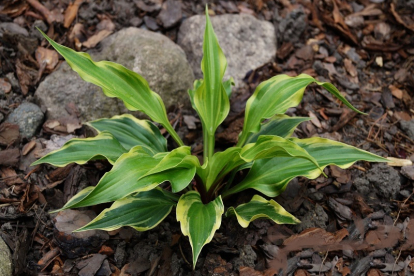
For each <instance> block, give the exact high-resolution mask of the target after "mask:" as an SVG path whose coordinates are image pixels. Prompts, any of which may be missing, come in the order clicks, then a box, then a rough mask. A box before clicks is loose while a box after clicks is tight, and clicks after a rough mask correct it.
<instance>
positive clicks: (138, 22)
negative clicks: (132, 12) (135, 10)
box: [129, 16, 143, 27]
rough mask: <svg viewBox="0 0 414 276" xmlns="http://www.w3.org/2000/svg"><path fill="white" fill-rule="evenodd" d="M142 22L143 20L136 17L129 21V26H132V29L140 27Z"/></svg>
mask: <svg viewBox="0 0 414 276" xmlns="http://www.w3.org/2000/svg"><path fill="white" fill-rule="evenodd" d="M142 22H143V20H142V19H141V18H140V17H138V16H136V17H133V18H131V20H129V24H131V26H134V27H139V26H141V24H142Z"/></svg>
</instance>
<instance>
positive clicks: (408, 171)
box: [401, 166, 414, 180]
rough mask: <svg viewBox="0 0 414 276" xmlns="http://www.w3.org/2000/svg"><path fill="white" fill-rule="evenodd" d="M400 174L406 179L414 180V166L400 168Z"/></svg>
mask: <svg viewBox="0 0 414 276" xmlns="http://www.w3.org/2000/svg"><path fill="white" fill-rule="evenodd" d="M401 174H402V175H404V176H405V177H407V178H408V179H411V180H414V166H404V167H402V168H401Z"/></svg>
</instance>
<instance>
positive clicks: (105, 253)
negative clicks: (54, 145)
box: [0, 0, 414, 276]
mask: <svg viewBox="0 0 414 276" xmlns="http://www.w3.org/2000/svg"><path fill="white" fill-rule="evenodd" d="M81 2H82V1H76V3H78V4H79V3H81ZM150 2H151V3H153V4H152V5H149V4H148V3H150ZM161 2H162V1H156V0H152V1H145V2H144V1H135V2H129V1H126V0H125V1H96V2H95V1H90V2H89V3H83V4H81V5H80V7H79V11H72V12H73V14H74V20H75V21H74V22H72V23H69V25H67V27H64V23H63V22H64V20H65V17H64V16H63V15H62V11H65V10H67V7H68V4H69V1H52V0H50V1H42V3H43V5H44V6H39V2H37V1H33V0H30V1H29V0H28V1H10V3H7V5H6V6H3V7H2V8H0V9H2V10H3V12H2V14H1V15H0V18H1V21H2V22H15V23H16V24H18V25H21V26H23V28H24V29H26V31H27V32H28V33H29V34H30V36H29V37H28V38H25V39H23V38H22V37H21V36H19V35H18V32H19V31H21V30H20V29H19V30H16V29H12V30H9V31H7V32H6V31H2V37H1V38H0V43H1V44H0V54H1V56H0V60H1V68H0V96H1V101H0V116H2V117H3V119H2V120H4V118H7V116H8V115H9V114H10V113H11V111H12V110H14V109H16V108H17V107H18V106H19V105H20V103H21V102H23V101H24V100H27V101H32V100H33V93H34V91H35V89H36V87H37V86H38V83H39V82H41V81H42V79H43V78H44V76H45V75H46V74H48V73H50V72H51V71H53V70H54V68H55V66H56V63H57V62H58V59H57V57H56V56H54V55H53V54H52V53H50V52H47V51H46V50H40V52H39V50H38V51H37V54H35V51H36V50H37V49H38V46H40V45H43V46H46V44H40V45H39V40H38V38H37V37H38V34H37V33H36V32H35V31H34V30H33V27H32V26H34V25H37V26H38V27H39V28H41V29H42V27H43V26H48V27H49V31H48V32H49V33H48V34H49V35H51V36H54V37H55V38H56V40H57V41H58V42H60V43H63V44H65V45H67V46H70V47H73V48H79V46H80V45H81V44H80V43H82V45H83V47H87V48H92V47H94V46H95V44H98V43H99V41H100V39H102V37H103V36H105V35H106V34H107V33H108V32H112V31H114V30H119V29H121V28H124V27H126V26H131V25H133V26H141V27H145V28H148V29H150V30H154V31H160V32H162V33H164V34H166V35H167V36H168V37H170V38H171V39H172V40H173V41H175V40H176V36H177V32H178V28H179V25H180V20H181V19H184V18H186V17H189V16H191V15H194V14H201V13H203V11H204V4H205V3H200V2H198V1H197V2H192V1H183V2H180V3H181V11H180V12H181V16H177V13H178V11H177V10H174V12H173V9H168V12H164V13H163V14H162V12H160V7H161V6H159V5H158V4H159V3H161ZM146 3H147V4H146ZM5 4H6V3H5ZM5 4H3V3H2V4H0V5H5ZM157 5H158V6H157ZM75 6H76V4H75ZM210 8H211V13H215V14H223V13H250V14H253V15H254V16H256V17H257V18H259V19H262V20H268V21H270V22H272V23H273V24H274V25H275V27H276V30H277V38H278V51H277V58H276V59H275V60H274V62H271V63H269V64H265V65H263V66H262V67H260V68H257V69H256V70H254V71H252V72H249V73H248V74H247V75H246V78H245V81H246V83H247V88H246V89H245V90H241V91H237V93H234V96H233V97H232V112H231V114H230V116H229V118H228V119H227V120H226V121H225V123H224V124H223V127H222V128H221V132H220V133H218V134H217V142H218V146H219V147H223V148H224V147H225V146H229V145H232V144H234V142H235V141H236V139H237V134H238V133H239V131H240V129H241V126H242V120H243V119H242V118H243V109H244V105H245V101H246V100H247V98H248V97H249V96H250V95H251V93H252V92H253V91H254V88H255V87H256V86H257V84H258V83H259V82H261V81H263V80H266V79H268V78H269V77H271V76H273V75H275V74H279V73H286V74H289V75H297V74H300V73H307V74H310V75H312V76H314V77H318V79H319V80H321V81H322V80H326V81H329V82H332V83H334V84H335V85H336V86H337V87H338V88H339V89H340V91H341V92H343V93H344V95H345V96H346V97H347V99H349V100H350V101H351V102H352V103H353V104H354V105H355V106H356V107H358V108H359V109H360V110H363V111H364V112H366V113H367V114H368V115H367V116H361V115H357V114H355V113H353V112H351V111H349V110H348V109H346V108H343V107H342V106H340V105H339V104H338V102H337V101H336V100H335V99H333V98H332V97H331V96H330V95H329V94H328V93H327V92H326V91H324V90H323V89H321V88H318V87H311V88H310V89H308V91H307V93H306V94H305V97H304V101H303V103H302V104H301V105H299V106H298V108H295V109H291V110H289V113H290V114H291V115H297V116H310V117H312V118H313V120H312V121H311V122H306V123H303V124H302V125H301V126H300V127H299V129H298V130H297V131H296V132H295V135H296V136H298V137H301V138H302V137H310V136H313V135H319V136H323V137H327V138H330V139H334V140H338V141H341V142H345V143H348V144H351V145H354V146H357V147H359V148H363V149H365V150H369V151H371V152H374V153H377V154H380V155H383V156H391V157H396V158H400V159H413V158H414V156H413V153H414V142H413V139H414V121H412V115H413V114H412V113H413V112H414V111H413V110H414V107H413V101H412V96H413V88H414V78H413V75H414V74H413V62H414V36H413V31H414V18H413V17H412V14H414V2H412V1H398V0H397V1H367V0H365V1H364V0H361V1H335V0H334V1H312V2H309V1H297V2H296V3H291V2H289V1H265V0H263V1H261V0H256V1H253V0H252V1H248V2H236V1H228V2H227V1H215V2H214V3H210ZM67 13H70V12H67ZM76 16H77V17H76ZM66 17H67V16H66ZM177 18H178V19H177ZM66 20H67V19H66ZM75 23H82V24H83V28H84V29H83V31H82V32H80V31H79V32H77V31H76V28H74V27H73V26H74V24H75ZM16 32H17V33H16ZM94 35H95V36H94ZM82 49H84V48H82ZM62 108H64V107H62ZM170 111H171V113H170V114H171V118H172V119H175V120H176V121H178V122H179V123H177V124H176V127H177V128H179V131H180V132H181V133H183V135H184V136H185V138H186V142H187V144H190V145H192V146H193V152H194V153H195V154H202V152H201V149H202V147H201V145H200V144H199V143H198V142H199V139H200V130H201V126H200V125H198V124H196V129H191V128H192V127H191V126H190V123H191V120H189V121H188V120H184V118H183V117H182V115H181V114H183V113H184V114H188V112H187V111H181V112H180V110H179V109H178V107H177V108H176V109H171V110H170ZM68 132H69V131H68V129H67V128H66V129H62V130H61V131H57V130H55V129H51V128H50V127H49V126H47V125H46V126H43V128H42V130H40V131H38V132H36V136H37V137H38V138H46V139H49V138H50V136H51V135H52V134H56V133H57V134H59V135H61V136H62V137H63V136H64V135H67V134H68ZM84 132H85V130H84V129H83V128H80V129H76V128H75V134H83V133H84ZM0 134H1V136H0V144H1V146H2V151H0V156H1V158H0V165H1V167H0V170H1V181H0V225H1V230H0V235H1V237H2V238H3V239H4V241H5V242H6V244H7V245H8V246H9V247H10V248H11V251H12V254H13V263H14V271H15V274H16V275H42V274H43V275H50V274H52V275H78V274H79V275H213V274H214V275H238V274H240V275H275V274H277V273H278V272H279V269H281V268H282V269H283V270H284V272H285V273H287V274H289V275H364V274H366V275H370V276H372V275H397V274H398V275H413V274H414V261H412V260H411V256H412V255H413V253H414V252H413V249H414V248H413V245H414V223H413V221H414V220H412V219H413V218H414V215H413V208H414V201H413V197H412V196H413V192H414V191H413V180H414V169H413V167H412V166H405V167H403V168H400V167H391V166H388V165H383V164H374V165H373V164H368V163H365V162H360V163H357V164H355V165H354V166H353V167H352V168H351V169H350V170H348V171H343V170H341V169H338V168H330V169H327V170H326V173H327V175H328V176H329V177H328V178H323V177H321V178H318V179H316V180H306V179H302V178H299V179H296V180H294V181H292V183H290V184H289V186H288V189H287V190H286V192H285V193H284V194H283V195H281V196H279V197H278V198H277V199H276V200H277V201H278V202H279V203H280V204H282V205H283V206H284V207H285V208H286V209H287V210H288V211H289V212H291V213H293V214H294V215H295V216H297V217H298V218H300V219H301V220H302V224H300V225H297V226H279V225H273V223H270V222H269V221H266V220H257V221H255V222H253V223H252V224H251V225H250V226H249V227H248V228H247V229H243V228H241V227H239V226H238V224H237V221H236V220H234V219H225V220H224V221H223V224H222V227H221V228H220V229H219V231H218V232H217V234H216V235H215V237H214V239H213V241H212V242H211V244H209V245H207V246H206V247H205V249H204V250H203V251H202V254H201V257H200V259H199V261H198V264H197V268H196V271H195V272H192V271H191V265H190V263H189V261H190V260H191V249H190V245H189V243H188V240H187V238H185V237H182V236H181V234H180V230H179V225H178V223H177V222H176V221H175V217H174V214H172V215H170V216H169V217H168V218H167V219H166V221H165V222H163V223H162V224H161V225H159V226H158V227H156V228H155V229H153V230H151V231H148V232H144V233H138V232H135V231H132V230H131V229H121V230H119V231H114V232H111V233H106V232H102V231H101V232H100V231H96V232H95V233H92V234H88V235H85V236H77V237H75V238H74V237H73V236H71V234H69V233H70V232H71V230H73V229H75V228H77V227H76V225H75V224H76V223H77V222H78V221H79V220H82V219H87V217H88V216H93V214H92V213H91V212H95V213H97V212H99V211H100V210H102V209H103V208H105V207H106V206H97V207H94V208H91V209H88V210H86V209H85V210H81V211H80V212H69V213H66V214H65V215H64V216H63V217H61V218H60V221H58V223H56V221H53V218H54V217H55V215H51V214H49V213H48V211H50V210H53V209H56V208H58V207H60V206H62V205H63V204H64V202H66V201H67V200H68V199H69V198H70V197H71V196H73V195H74V194H75V193H76V192H77V191H78V190H79V189H81V188H83V187H85V186H87V185H92V184H96V183H97V181H98V179H99V177H100V176H102V175H103V173H104V172H105V171H107V170H109V169H110V166H109V164H107V163H105V162H91V163H88V164H87V165H86V166H83V167H80V166H77V165H73V166H68V167H66V168H63V169H55V168H52V167H48V166H42V167H38V168H35V169H34V170H33V171H30V172H29V173H28V171H27V169H28V164H30V162H31V161H30V158H29V156H30V155H31V154H34V153H33V148H35V146H36V142H34V140H32V141H28V139H25V138H21V137H22V133H20V138H19V131H18V128H17V130H16V127H15V126H13V125H10V124H6V123H3V124H2V125H1V126H0ZM59 137H60V136H57V138H56V137H55V138H54V139H55V140H59V139H61V138H59ZM57 142H58V141H57ZM37 146H40V148H42V146H41V145H37ZM36 153H38V152H36ZM33 157H34V156H32V157H31V158H33ZM250 197H251V196H250V195H249V194H246V195H240V196H239V197H238V198H233V199H231V200H232V201H233V202H237V203H242V202H245V201H246V200H249V199H250ZM230 203H232V202H230ZM410 219H411V220H410ZM279 275H282V273H279Z"/></svg>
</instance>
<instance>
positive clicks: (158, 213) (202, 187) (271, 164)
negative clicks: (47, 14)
mask: <svg viewBox="0 0 414 276" xmlns="http://www.w3.org/2000/svg"><path fill="white" fill-rule="evenodd" d="M42 34H43V33H42ZM43 35H44V36H45V38H46V39H47V40H48V41H49V42H50V44H51V45H52V46H53V47H54V48H55V49H56V50H57V51H58V52H59V53H60V54H61V55H62V56H63V57H64V58H65V59H66V61H67V62H68V64H69V65H70V66H71V67H72V69H73V70H75V71H76V72H78V73H79V75H80V76H81V77H82V78H83V79H84V80H85V81H88V82H91V83H94V84H96V85H98V86H100V87H102V89H103V91H104V93H105V94H106V95H107V96H108V97H117V98H119V99H121V100H122V101H123V102H124V103H125V106H126V107H127V108H128V109H130V110H140V111H142V112H144V113H146V114H147V115H148V116H149V117H150V118H151V119H152V120H153V121H155V122H157V123H160V124H161V125H162V126H163V127H164V128H165V129H166V130H167V131H168V132H169V134H170V135H171V137H172V138H173V139H174V140H175V142H176V143H177V144H178V147H177V148H175V149H173V150H172V151H171V152H168V151H167V140H166V139H165V138H164V137H163V136H162V135H161V132H160V131H159V129H158V128H157V127H156V126H155V125H154V124H153V123H151V122H150V121H147V120H139V119H136V118H135V117H133V116H131V115H121V116H114V117H113V118H110V119H100V120H96V121H93V122H89V123H88V124H89V125H90V126H91V127H93V128H94V129H95V130H96V131H97V132H98V135H97V136H96V137H92V138H85V139H72V140H70V141H69V142H67V143H66V144H65V145H64V146H63V147H62V148H61V149H59V150H57V151H54V152H51V153H49V154H48V155H46V156H44V157H42V158H41V159H39V160H38V161H36V162H34V163H33V165H37V164H42V163H49V164H52V165H55V166H65V165H67V164H69V163H73V162H75V163H78V164H85V163H86V162H88V161H89V160H95V159H107V160H108V161H109V162H110V163H111V164H113V167H112V169H111V170H110V171H109V172H107V173H106V174H105V175H104V176H103V177H102V178H101V180H100V181H99V183H98V184H97V185H96V186H95V187H87V188H85V189H84V190H82V191H80V192H79V193H78V194H77V195H75V196H74V197H72V198H71V199H70V200H69V201H68V202H67V203H66V205H65V206H64V207H63V208H62V210H64V209H68V208H78V207H85V206H91V205H96V204H100V203H104V202H112V201H114V203H113V205H112V206H111V207H110V208H108V209H105V210H104V211H102V213H101V214H100V215H98V216H97V217H96V218H95V219H94V220H93V221H91V222H90V223H89V224H87V225H85V226H84V227H82V228H80V229H78V230H77V231H84V230H90V229H103V230H107V231H109V230H114V229H117V228H120V227H122V226H130V227H133V228H135V229H137V230H139V231H145V230H148V229H151V228H153V227H155V226H156V225H157V224H159V223H160V222H161V221H162V220H163V219H164V218H165V217H166V216H167V215H168V214H169V213H170V212H171V210H172V208H173V207H174V206H176V207H177V208H176V216H177V220H178V221H179V222H180V224H181V230H182V232H183V234H184V235H186V236H188V237H189V240H190V243H191V246H192V249H193V265H194V266H195V264H196V262H197V258H198V256H199V254H200V252H201V250H202V248H203V246H204V245H205V244H207V243H208V242H210V241H211V240H212V238H213V236H214V233H215V232H216V230H217V229H219V227H220V224H221V218H222V215H223V213H224V205H223V199H225V198H226V197H229V196H231V195H234V194H236V193H239V192H241V191H244V190H247V189H253V190H255V191H258V192H260V193H262V194H264V195H266V196H268V197H275V196H277V195H278V194H280V193H281V192H283V191H284V189H285V188H286V185H287V184H288V183H289V181H290V180H292V179H293V178H295V177H297V176H304V177H307V178H310V179H314V178H316V177H318V176H319V175H321V174H323V169H324V168H325V167H326V166H328V165H336V166H339V167H341V168H348V167H349V166H351V165H352V164H353V163H354V162H356V161H358V160H366V161H369V162H386V161H387V160H386V159H384V158H381V157H379V156H376V155H374V154H371V153H369V152H366V151H363V150H360V149H357V148H355V147H352V146H349V145H345V144H342V143H339V142H335V141H331V140H327V139H322V138H317V137H313V138H308V139H298V138H292V137H291V135H292V133H293V131H294V129H295V128H296V127H297V126H298V124H300V123H301V122H304V121H307V120H309V118H302V117H289V116H286V115H284V113H285V112H286V110H287V109H288V108H290V107H295V106H297V105H298V104H299V103H300V101H301V100H302V97H303V93H304V91H305V89H306V87H307V86H308V85H310V84H312V83H316V84H318V85H320V86H322V87H324V88H325V89H326V90H327V91H329V92H330V93H332V94H333V95H334V96H336V97H337V98H338V99H339V100H341V101H342V102H343V103H344V104H345V105H346V106H348V107H349V108H351V109H352V110H354V111H357V112H359V111H358V110H356V109H355V108H354V107H353V106H352V105H351V104H350V103H349V102H348V101H347V100H346V99H345V98H344V97H343V96H342V95H341V93H340V92H339V91H338V90H337V89H336V88H335V87H334V86H333V85H332V84H329V83H322V82H318V81H316V80H315V79H314V78H312V77H310V76H308V75H304V74H302V75H300V76H297V77H289V76H287V75H279V76H275V77H273V78H271V79H269V80H267V81H265V82H263V83H261V84H260V85H259V86H258V87H257V88H256V90H255V92H254V94H253V95H252V96H251V97H250V99H249V100H248V101H247V104H246V112H245V121H244V126H243V130H242V132H241V133H240V135H239V141H238V144H237V145H236V146H234V147H231V148H228V149H227V150H225V151H222V152H216V153H214V140H215V139H214V135H215V132H216V129H217V127H218V126H219V125H220V124H221V123H222V122H223V120H224V119H225V118H226V116H227V114H228V112H229V109H230V103H229V96H230V94H231V85H232V84H233V79H232V78H231V79H229V80H226V81H223V76H224V73H225V70H226V66H227V61H226V58H225V56H224V54H223V51H222V50H221V48H220V46H219V43H218V40H217V37H216V35H215V33H214V30H213V26H212V24H211V22H210V19H209V16H208V13H207V12H206V29H205V33H204V44H203V52H204V57H203V60H202V62H201V69H202V71H203V74H204V79H203V80H197V81H195V82H194V89H192V90H189V96H190V100H191V103H192V106H193V108H194V109H195V110H196V111H197V113H198V115H199V117H200V119H201V123H202V127H203V133H204V160H203V164H202V165H201V164H200V163H199V161H198V158H197V157H196V156H193V155H191V151H190V148H189V147H187V146H184V144H183V142H182V141H181V139H180V138H179V136H178V135H177V133H176V132H175V130H174V128H173V127H172V126H171V124H170V123H169V121H168V119H167V115H166V111H165V107H164V104H163V102H162V101H161V98H160V96H159V95H158V94H156V93H155V92H153V91H152V90H151V89H150V88H149V86H148V83H147V81H146V80H145V79H144V78H143V77H142V76H140V75H139V74H137V73H135V72H132V71H130V70H128V69H127V68H125V67H123V66H121V65H119V64H115V63H112V62H107V61H100V62H94V61H93V60H92V59H91V58H90V56H89V55H88V54H86V53H78V52H75V51H73V50H71V49H69V48H67V47H64V46H62V45H59V44H57V43H56V42H54V41H53V40H51V39H50V38H48V37H47V36H46V35H45V34H43ZM240 170H246V171H248V172H247V175H246V177H244V179H242V180H241V182H238V183H234V181H233V180H234V178H235V175H236V173H237V172H238V171H240ZM164 182H169V183H170V185H169V186H168V188H167V189H164V190H163V189H161V188H159V187H158V186H159V185H160V184H162V183H164ZM231 215H235V216H236V218H237V220H238V221H239V223H240V225H241V226H242V227H247V226H248V225H249V223H250V222H251V221H253V220H255V219H257V218H268V219H271V220H272V221H274V222H275V223H290V224H292V223H299V221H298V220H297V219H296V218H295V217H293V216H292V215H291V214H289V213H288V212H286V210H285V209H283V207H282V206H280V205H279V204H277V203H276V202H275V201H274V200H271V199H270V200H268V199H265V198H263V197H261V196H259V195H254V196H253V198H252V200H251V201H250V202H248V203H244V204H241V205H239V206H236V207H230V208H228V210H227V212H226V216H231Z"/></svg>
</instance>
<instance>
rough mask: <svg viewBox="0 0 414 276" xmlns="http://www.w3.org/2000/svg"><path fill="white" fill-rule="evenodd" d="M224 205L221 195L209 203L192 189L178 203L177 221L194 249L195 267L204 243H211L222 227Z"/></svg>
mask: <svg viewBox="0 0 414 276" xmlns="http://www.w3.org/2000/svg"><path fill="white" fill-rule="evenodd" d="M223 213H224V205H223V201H222V200H221V197H217V198H216V199H215V200H214V201H211V202H209V203H208V204H203V202H201V197H200V194H199V193H198V192H196V191H190V192H187V193H186V194H184V195H182V196H181V197H180V200H179V201H178V205H177V221H179V222H180V223H181V232H182V233H183V235H184V236H188V237H189V239H190V244H191V247H192V249H193V268H195V265H196V263H197V259H198V256H199V255H200V252H201V249H202V248H203V246H204V245H206V244H207V243H209V242H210V241H211V240H212V239H213V236H214V233H215V232H216V230H217V229H219V228H220V224H221V216H222V215H223Z"/></svg>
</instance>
